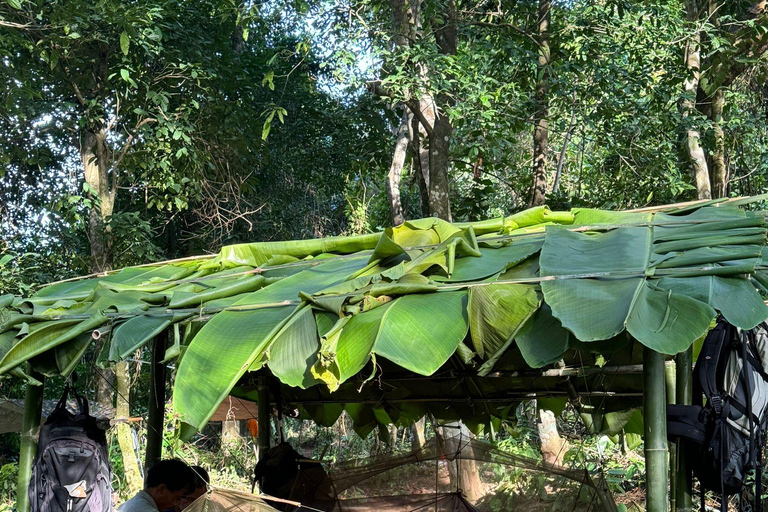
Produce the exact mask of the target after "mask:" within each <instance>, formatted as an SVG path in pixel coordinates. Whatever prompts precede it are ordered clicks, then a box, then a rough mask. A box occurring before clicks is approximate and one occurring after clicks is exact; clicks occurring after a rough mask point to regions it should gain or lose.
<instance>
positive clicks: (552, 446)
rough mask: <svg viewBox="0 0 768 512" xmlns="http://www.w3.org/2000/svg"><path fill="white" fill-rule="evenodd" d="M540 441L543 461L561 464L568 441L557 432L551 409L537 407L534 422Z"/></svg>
mask: <svg viewBox="0 0 768 512" xmlns="http://www.w3.org/2000/svg"><path fill="white" fill-rule="evenodd" d="M536 426H537V427H538V430H539V440H540V441H541V454H542V455H543V456H544V462H547V463H549V464H557V465H560V466H562V464H563V456H564V455H565V452H566V451H568V443H567V442H566V441H565V440H564V439H563V438H562V437H560V434H559V433H558V432H557V420H556V419H555V414H554V413H553V412H552V411H548V410H546V409H541V408H540V409H539V421H537V422H536Z"/></svg>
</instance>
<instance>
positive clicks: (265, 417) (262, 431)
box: [256, 375, 271, 461]
mask: <svg viewBox="0 0 768 512" xmlns="http://www.w3.org/2000/svg"><path fill="white" fill-rule="evenodd" d="M257 396H258V398H257V401H258V411H257V414H256V415H257V419H256V421H257V423H258V425H259V433H258V445H259V461H261V460H262V459H263V458H264V456H265V455H266V453H267V452H268V451H269V441H270V437H271V432H270V428H271V425H270V417H271V406H270V401H269V386H268V384H267V378H266V377H265V376H263V375H262V376H260V377H259V385H258V389H257Z"/></svg>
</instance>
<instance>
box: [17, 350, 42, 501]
mask: <svg viewBox="0 0 768 512" xmlns="http://www.w3.org/2000/svg"><path fill="white" fill-rule="evenodd" d="M27 374H28V375H29V376H31V377H33V378H35V379H37V380H39V381H40V382H42V383H43V385H41V386H33V385H31V384H27V388H26V390H25V392H24V418H23V420H22V425H21V450H20V451H19V479H18V485H17V488H16V510H17V512H29V509H30V503H29V494H28V489H29V480H30V478H31V476H32V462H33V460H34V458H35V455H36V454H37V431H38V429H39V428H40V416H41V415H42V411H43V389H44V383H45V377H44V376H42V375H41V374H39V373H37V372H36V371H35V370H33V369H32V365H31V364H29V363H27Z"/></svg>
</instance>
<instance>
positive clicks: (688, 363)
mask: <svg viewBox="0 0 768 512" xmlns="http://www.w3.org/2000/svg"><path fill="white" fill-rule="evenodd" d="M676 360H677V361H676V373H677V376H676V377H677V389H676V394H677V397H676V398H677V403H678V404H680V405H691V403H693V375H692V367H693V347H689V348H688V350H686V351H685V352H680V353H679V354H677V357H676ZM675 469H676V471H675V473H674V478H675V480H676V482H675V492H676V494H677V496H676V497H675V501H676V504H677V512H691V511H692V510H693V474H692V472H691V468H690V467H689V465H688V461H687V460H686V447H685V445H683V444H680V445H679V446H678V447H677V464H676V468H675Z"/></svg>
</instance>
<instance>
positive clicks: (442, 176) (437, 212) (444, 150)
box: [429, 114, 453, 222]
mask: <svg viewBox="0 0 768 512" xmlns="http://www.w3.org/2000/svg"><path fill="white" fill-rule="evenodd" d="M452 132H453V127H452V126H451V122H450V120H449V119H448V116H446V115H445V114H442V115H438V117H437V118H436V119H435V124H434V128H433V130H432V136H431V137H430V138H429V214H430V215H431V216H432V217H438V218H440V219H443V220H447V221H448V222H451V200H450V195H449V192H450V183H449V180H448V169H449V167H450V165H451V155H450V148H451V133H452Z"/></svg>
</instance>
